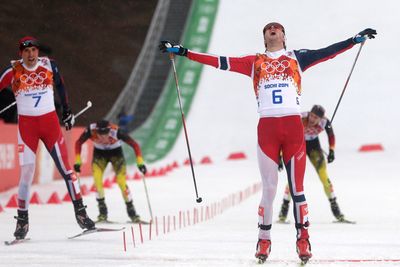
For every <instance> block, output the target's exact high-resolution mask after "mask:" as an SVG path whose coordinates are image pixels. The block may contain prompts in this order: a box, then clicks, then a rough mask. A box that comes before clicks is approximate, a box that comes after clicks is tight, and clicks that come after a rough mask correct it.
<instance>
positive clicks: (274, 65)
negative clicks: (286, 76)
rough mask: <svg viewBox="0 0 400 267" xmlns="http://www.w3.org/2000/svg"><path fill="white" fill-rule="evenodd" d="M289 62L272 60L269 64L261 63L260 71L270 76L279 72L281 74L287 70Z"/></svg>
mask: <svg viewBox="0 0 400 267" xmlns="http://www.w3.org/2000/svg"><path fill="white" fill-rule="evenodd" d="M289 66H290V62H289V61H287V60H282V61H278V60H273V61H271V62H263V63H261V69H262V70H264V71H266V72H267V73H269V74H272V73H274V72H279V73H282V72H284V71H285V70H286V69H287V68H289Z"/></svg>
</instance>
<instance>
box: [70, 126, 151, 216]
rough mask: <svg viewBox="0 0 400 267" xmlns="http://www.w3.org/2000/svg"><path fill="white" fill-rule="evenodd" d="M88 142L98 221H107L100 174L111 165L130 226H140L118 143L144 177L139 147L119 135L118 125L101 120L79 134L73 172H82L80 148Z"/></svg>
mask: <svg viewBox="0 0 400 267" xmlns="http://www.w3.org/2000/svg"><path fill="white" fill-rule="evenodd" d="M88 139H91V140H92V141H93V144H94V150H93V162H92V169H93V178H94V184H95V186H96V190H97V196H96V199H97V202H98V206H99V213H100V214H99V216H98V217H97V218H98V221H107V215H108V210H107V206H106V203H105V198H104V197H105V195H104V189H103V172H104V170H105V168H106V167H107V164H108V163H109V162H111V164H112V167H113V169H114V171H115V174H116V176H117V183H118V186H119V188H120V189H121V193H122V197H123V198H124V200H125V203H126V208H127V212H128V216H129V218H130V219H131V220H132V222H139V221H140V217H139V215H138V214H137V213H136V210H135V207H134V206H133V201H132V196H131V192H130V191H129V188H128V185H127V184H126V162H125V157H124V155H123V152H122V147H121V140H122V141H124V142H125V143H127V144H128V145H129V146H131V147H132V148H133V150H134V151H135V154H136V164H137V167H138V168H139V170H140V171H141V172H142V173H143V174H146V172H147V169H146V166H145V165H144V162H143V157H142V153H141V150H140V147H139V144H138V143H136V142H135V140H133V139H132V138H131V137H129V136H128V135H127V134H125V133H123V132H121V131H120V130H119V128H118V126H117V125H115V124H111V123H109V122H108V121H106V120H101V121H99V122H96V123H92V124H90V125H89V126H88V127H87V128H86V129H85V131H84V132H83V133H82V134H81V136H80V137H79V139H78V140H77V141H76V143H75V154H76V158H75V165H74V169H75V171H76V172H78V173H79V172H80V171H81V169H80V167H81V148H82V144H83V143H85V142H86V141H87V140H88Z"/></svg>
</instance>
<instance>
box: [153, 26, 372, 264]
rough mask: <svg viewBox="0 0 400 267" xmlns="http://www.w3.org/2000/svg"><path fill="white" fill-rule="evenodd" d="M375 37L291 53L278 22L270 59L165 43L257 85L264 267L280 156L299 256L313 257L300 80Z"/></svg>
mask: <svg viewBox="0 0 400 267" xmlns="http://www.w3.org/2000/svg"><path fill="white" fill-rule="evenodd" d="M375 34H376V31H375V30H373V29H365V30H363V31H361V32H360V33H358V34H357V35H356V36H354V37H352V38H349V39H347V40H345V41H342V42H339V43H336V44H333V45H331V46H328V47H326V48H323V49H318V50H307V49H302V50H290V51H287V50H286V44H285V41H286V37H285V29H284V27H283V26H282V25H281V24H279V23H276V22H273V23H269V24H267V25H266V26H265V27H264V29H263V36H264V45H265V48H266V51H265V53H260V54H255V55H248V56H243V57H227V56H215V55H210V54H204V53H196V52H194V51H191V50H188V49H187V48H184V47H183V46H181V45H179V44H174V43H171V42H169V41H162V42H161V43H160V49H161V50H162V51H163V52H169V53H174V54H176V55H180V56H186V57H187V58H189V59H190V60H194V61H197V62H199V63H202V64H206V65H211V66H214V67H216V68H219V69H222V70H229V71H233V72H238V73H241V74H244V75H247V76H249V77H250V78H252V80H253V88H254V93H255V95H256V99H257V104H258V112H259V114H260V120H259V123H258V146H257V154H258V163H259V168H260V173H261V177H262V182H263V192H262V199H261V203H260V206H259V209H258V215H259V225H258V226H259V228H260V230H259V235H258V238H259V240H258V242H257V249H256V250H257V251H256V254H255V256H256V257H257V258H258V259H259V260H260V261H265V259H266V258H267V257H268V255H269V253H270V251H271V234H270V231H271V223H272V204H273V199H274V197H275V194H276V187H277V183H278V162H279V152H280V150H282V151H283V159H284V162H285V165H286V169H287V175H288V181H289V188H290V194H291V195H292V198H293V201H294V217H295V221H296V224H295V226H296V229H297V241H296V247H297V253H298V255H299V257H300V259H301V260H302V261H307V260H308V259H309V258H310V257H311V256H312V254H311V245H310V242H309V235H308V226H309V221H308V208H307V202H306V198H305V196H304V190H303V178H304V171H305V164H306V151H305V141H304V129H303V124H302V121H301V116H300V102H301V94H302V88H301V74H302V72H304V71H305V70H307V69H308V68H309V67H311V66H313V65H316V64H318V63H320V62H323V61H326V60H328V59H331V58H333V57H335V56H336V55H338V54H340V53H343V52H344V51H346V50H348V49H350V48H352V47H353V46H354V45H355V44H357V43H361V42H364V41H365V40H366V38H374V35H375Z"/></svg>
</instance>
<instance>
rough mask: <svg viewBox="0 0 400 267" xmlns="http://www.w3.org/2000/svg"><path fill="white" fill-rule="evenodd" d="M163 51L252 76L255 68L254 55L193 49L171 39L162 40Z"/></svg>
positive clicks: (161, 48)
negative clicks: (216, 52) (234, 55)
mask: <svg viewBox="0 0 400 267" xmlns="http://www.w3.org/2000/svg"><path fill="white" fill-rule="evenodd" d="M159 47H160V50H161V51H162V52H168V53H173V54H175V55H178V56H185V57H187V58H188V59H190V60H193V61H196V62H199V63H201V64H205V65H209V66H213V67H215V68H218V69H221V70H228V71H233V72H238V73H241V74H244V75H247V76H249V77H251V75H252V70H253V62H254V59H255V56H254V55H248V56H243V57H226V56H217V55H211V54H206V53H198V52H194V51H191V50H189V49H187V48H184V47H183V46H181V45H179V44H173V43H171V42H169V41H162V42H161V43H160V45H159Z"/></svg>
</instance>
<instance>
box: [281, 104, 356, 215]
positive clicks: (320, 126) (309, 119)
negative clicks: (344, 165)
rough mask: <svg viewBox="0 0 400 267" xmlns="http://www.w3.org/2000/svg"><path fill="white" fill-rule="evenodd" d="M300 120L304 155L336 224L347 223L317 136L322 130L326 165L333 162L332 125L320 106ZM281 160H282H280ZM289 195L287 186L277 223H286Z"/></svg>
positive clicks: (306, 113) (303, 115) (333, 142)
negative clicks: (326, 137)
mask: <svg viewBox="0 0 400 267" xmlns="http://www.w3.org/2000/svg"><path fill="white" fill-rule="evenodd" d="M301 118H302V121H303V126H304V137H305V140H306V153H307V156H308V158H309V159H310V161H311V163H312V165H313V166H314V168H315V170H316V171H317V173H318V176H319V179H320V180H321V183H322V185H323V187H324V192H325V195H326V196H327V197H328V200H329V203H330V205H331V210H332V213H333V216H335V218H336V219H337V220H338V222H349V221H348V220H346V219H345V218H344V215H343V213H342V212H341V211H340V208H339V205H338V204H337V201H336V196H335V193H334V192H333V185H332V183H331V180H330V179H329V177H328V173H327V171H326V161H325V157H324V152H323V150H322V148H321V144H320V142H319V138H318V135H319V134H320V133H322V132H323V131H324V130H325V131H326V134H327V136H328V142H329V154H328V157H327V159H328V163H331V162H333V161H334V160H335V134H334V133H333V128H332V125H331V123H330V121H329V119H328V118H327V117H325V109H324V108H323V107H322V106H320V105H314V106H313V107H312V108H311V111H310V112H303V113H302V114H301ZM280 160H282V158H281V159H280ZM282 169H283V164H282V163H281V164H280V165H279V170H282ZM289 203H290V193H289V185H286V188H285V194H284V197H283V203H282V206H281V211H280V213H279V222H281V223H283V222H285V221H286V217H287V214H288V211H289Z"/></svg>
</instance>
